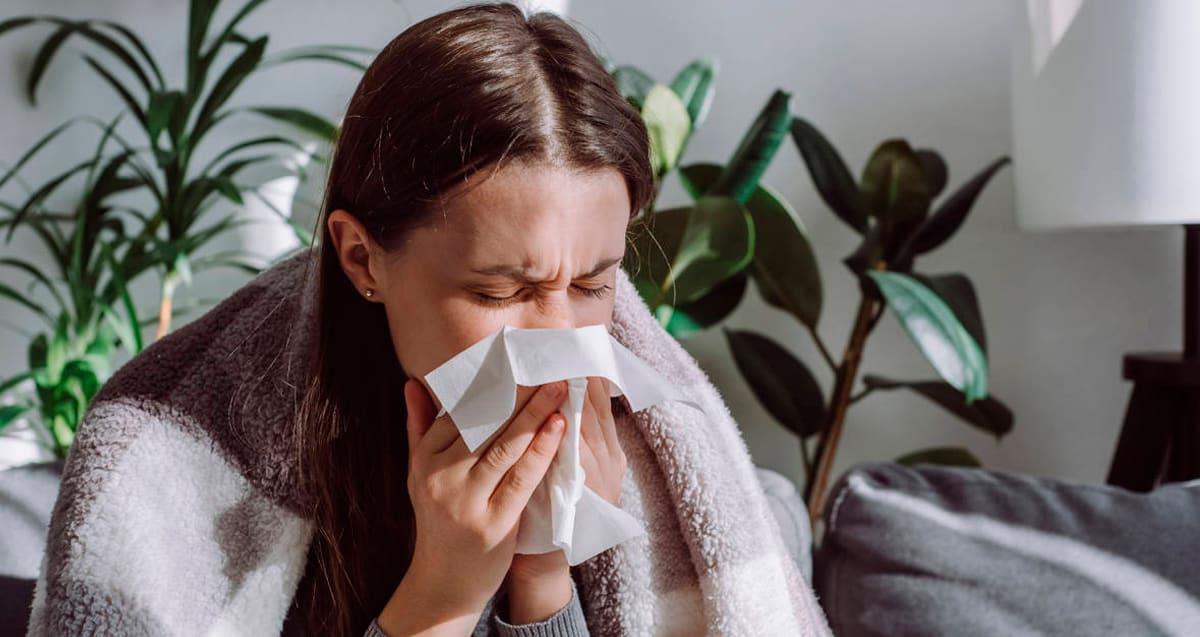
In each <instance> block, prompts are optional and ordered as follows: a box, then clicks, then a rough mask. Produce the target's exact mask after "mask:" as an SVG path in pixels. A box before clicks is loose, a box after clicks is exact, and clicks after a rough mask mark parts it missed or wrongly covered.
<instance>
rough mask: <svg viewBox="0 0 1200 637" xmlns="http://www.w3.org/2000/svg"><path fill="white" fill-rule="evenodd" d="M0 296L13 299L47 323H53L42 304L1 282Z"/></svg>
mask: <svg viewBox="0 0 1200 637" xmlns="http://www.w3.org/2000/svg"><path fill="white" fill-rule="evenodd" d="M0 297H3V298H7V299H9V300H10V301H14V302H16V303H18V304H20V305H22V306H24V307H26V308H28V309H29V310H30V311H32V312H34V313H36V314H37V315H38V316H40V317H42V318H43V319H45V320H46V321H47V322H48V323H54V319H53V317H51V316H50V313H49V312H47V311H46V310H45V309H44V308H43V307H42V306H40V305H38V304H37V303H34V302H33V301H32V300H30V299H29V297H27V296H26V295H24V294H21V293H20V292H18V291H16V290H14V289H12V288H11V287H9V286H7V285H5V284H3V283H0Z"/></svg>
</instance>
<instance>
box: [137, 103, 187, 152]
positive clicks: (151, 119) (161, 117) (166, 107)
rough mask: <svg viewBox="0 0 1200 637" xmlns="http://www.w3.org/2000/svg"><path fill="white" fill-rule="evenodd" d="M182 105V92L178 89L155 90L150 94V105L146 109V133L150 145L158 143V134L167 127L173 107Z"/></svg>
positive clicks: (173, 111)
mask: <svg viewBox="0 0 1200 637" xmlns="http://www.w3.org/2000/svg"><path fill="white" fill-rule="evenodd" d="M182 107H183V93H180V92H179V91H155V92H154V94H153V95H151V96H150V107H149V108H147V109H146V133H147V136H148V137H149V138H150V144H151V145H157V144H158V136H159V134H161V133H162V132H163V130H165V129H166V128H167V124H168V123H169V122H170V121H171V116H172V115H173V114H174V113H175V109H177V108H182Z"/></svg>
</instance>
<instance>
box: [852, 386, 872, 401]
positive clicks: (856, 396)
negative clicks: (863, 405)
mask: <svg viewBox="0 0 1200 637" xmlns="http://www.w3.org/2000/svg"><path fill="white" fill-rule="evenodd" d="M873 391H875V388H873V387H867V388H865V389H863V390H862V391H860V392H858V393H857V394H854V395H853V396H851V397H850V404H851V405H853V404H854V403H856V402H858V401H860V400H862V399H864V398H866V397H867V394H870V393H871V392H873Z"/></svg>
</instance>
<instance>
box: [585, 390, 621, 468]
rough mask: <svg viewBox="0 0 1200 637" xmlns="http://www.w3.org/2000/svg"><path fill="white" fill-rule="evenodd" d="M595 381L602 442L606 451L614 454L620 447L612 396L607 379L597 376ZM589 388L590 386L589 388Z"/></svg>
mask: <svg viewBox="0 0 1200 637" xmlns="http://www.w3.org/2000/svg"><path fill="white" fill-rule="evenodd" d="M597 381H598V382H597V383H596V398H597V399H596V401H595V405H596V407H597V409H596V413H597V414H598V415H599V417H600V430H601V432H603V434H604V442H605V445H606V447H607V449H608V452H609V453H611V454H615V453H616V452H617V451H619V450H620V449H621V442H620V440H618V439H617V421H616V418H615V417H613V411H612V396H609V395H608V380H607V379H605V378H598V379H597ZM589 389H590V388H589Z"/></svg>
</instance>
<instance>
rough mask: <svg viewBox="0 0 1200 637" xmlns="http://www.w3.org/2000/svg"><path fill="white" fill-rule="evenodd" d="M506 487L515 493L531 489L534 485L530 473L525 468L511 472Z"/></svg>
mask: <svg viewBox="0 0 1200 637" xmlns="http://www.w3.org/2000/svg"><path fill="white" fill-rule="evenodd" d="M508 485H509V486H510V487H511V488H512V489H513V490H515V491H525V490H527V489H532V488H533V487H534V486H535V485H536V483H535V482H534V479H533V476H531V475H530V472H529V471H528V470H527V469H525V468H521V469H519V470H516V471H513V472H512V475H511V476H510V477H509V479H508Z"/></svg>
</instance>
